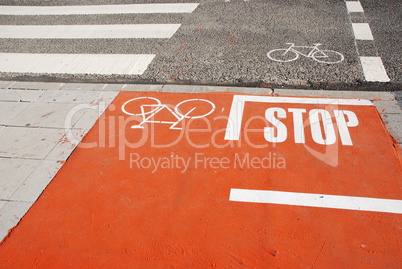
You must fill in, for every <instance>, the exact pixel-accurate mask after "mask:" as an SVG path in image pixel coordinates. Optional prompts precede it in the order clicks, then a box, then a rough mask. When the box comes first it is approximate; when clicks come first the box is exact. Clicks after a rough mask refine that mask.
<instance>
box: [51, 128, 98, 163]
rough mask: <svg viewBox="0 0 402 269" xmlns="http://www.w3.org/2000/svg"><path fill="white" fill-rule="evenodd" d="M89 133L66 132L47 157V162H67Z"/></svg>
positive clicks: (74, 130)
mask: <svg viewBox="0 0 402 269" xmlns="http://www.w3.org/2000/svg"><path fill="white" fill-rule="evenodd" d="M93 124H94V123H93ZM87 132H88V130H83V129H69V130H66V134H65V135H64V136H63V137H62V138H61V139H60V141H59V142H58V143H57V145H56V146H55V147H54V149H53V150H52V151H51V152H50V153H49V154H48V155H47V156H46V160H53V161H66V160H67V158H68V157H69V156H70V155H71V153H72V152H73V150H74V149H75V147H76V146H77V145H78V143H79V142H81V140H82V138H83V137H84V135H85V134H87ZM67 133H69V134H67Z"/></svg>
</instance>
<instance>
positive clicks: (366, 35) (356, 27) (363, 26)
mask: <svg viewBox="0 0 402 269" xmlns="http://www.w3.org/2000/svg"><path fill="white" fill-rule="evenodd" d="M352 27H353V32H354V34H355V38H356V39H357V40H374V37H373V34H372V33H371V29H370V25H369V24H368V23H352Z"/></svg>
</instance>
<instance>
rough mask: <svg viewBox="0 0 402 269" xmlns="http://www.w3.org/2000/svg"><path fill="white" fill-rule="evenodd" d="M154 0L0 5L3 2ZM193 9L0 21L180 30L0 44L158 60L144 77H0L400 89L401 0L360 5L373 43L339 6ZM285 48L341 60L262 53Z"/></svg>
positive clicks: (258, 2)
mask: <svg viewBox="0 0 402 269" xmlns="http://www.w3.org/2000/svg"><path fill="white" fill-rule="evenodd" d="M159 2H161V1H156V0H151V1H150V0H143V1H122V0H120V1H111V0H109V1H107V0H96V1H95V0H91V1H88V0H86V1H78V0H64V1H57V2H55V1H44V0H25V1H17V0H15V1H7V0H2V1H0V5H86V4H127V3H159ZM165 2H166V1H165ZM169 2H170V3H173V2H174V3H179V2H197V1H193V0H192V1H181V0H177V1H176V0H175V1H169ZM197 3H200V5H199V6H198V8H197V9H196V10H195V11H194V12H193V13H190V14H141V15H138V14H132V15H127V14H126V15H123V14H121V15H74V16H0V25H25V24H26V25H33V24H36V25H53V24H54V25H59V24H143V23H180V24H182V25H181V27H180V29H179V30H178V31H177V32H176V33H175V34H174V36H173V37H172V38H169V39H78V40H73V39H67V40H59V39H42V40H40V39H0V52H7V53H17V52H18V53H22V52H23V53H80V54H81V53H90V54H101V53H112V54H140V53H142V54H147V53H152V54H156V57H155V59H154V60H153V61H152V63H151V64H150V65H149V67H148V68H147V70H146V71H145V73H144V74H142V75H135V76H134V75H130V76H128V75H124V76H122V75H119V76H117V75H108V76H100V75H68V74H65V75H51V74H16V73H0V79H17V80H45V81H68V82H75V81H76V82H86V81H88V82H124V83H175V84H210V85H243V86H263V87H301V88H327V89H339V88H345V89H347V88H354V89H356V87H358V88H359V89H375V90H389V89H394V90H395V89H396V90H397V89H400V86H401V82H402V79H401V75H400V74H401V72H400V71H401V62H402V61H401V60H402V54H401V49H400V39H401V16H400V14H401V2H400V1H398V0H384V1H376V0H361V3H362V6H363V8H364V10H365V13H364V15H363V16H361V18H360V20H365V21H366V22H368V23H369V24H370V26H371V28H372V32H373V36H374V42H371V43H370V44H366V43H365V42H360V44H359V42H356V41H355V38H354V34H353V31H352V25H351V18H350V16H349V15H348V13H347V9H346V6H345V2H344V1H341V0H249V1H247V2H246V1H243V0H230V1H228V2H225V1H224V0H201V1H198V2H197ZM0 8H1V6H0ZM357 19H358V20H359V18H357ZM286 43H295V44H296V45H298V46H312V45H313V44H315V43H321V44H323V45H322V46H321V48H322V49H327V50H334V51H337V52H339V53H341V54H342V55H343V56H344V60H343V61H342V62H340V63H337V64H325V63H320V62H317V61H315V60H314V59H312V58H307V57H303V56H300V57H299V59H297V60H295V61H293V62H287V63H283V62H275V61H273V60H271V59H269V58H268V57H267V53H268V52H269V51H271V50H274V49H279V48H287V47H288V45H286ZM356 45H357V46H358V47H359V46H360V48H367V50H370V51H371V53H372V54H375V55H376V56H380V57H381V58H382V59H383V61H384V65H385V68H386V71H387V74H388V76H389V78H390V79H391V82H390V83H368V82H366V81H365V78H364V76H363V71H362V66H361V64H360V60H359V54H358V53H359V51H358V49H357V48H356ZM304 52H308V50H306V51H304ZM360 53H362V52H361V50H360Z"/></svg>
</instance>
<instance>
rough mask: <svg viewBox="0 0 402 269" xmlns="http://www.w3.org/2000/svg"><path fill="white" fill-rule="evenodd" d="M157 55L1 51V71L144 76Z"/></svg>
mask: <svg viewBox="0 0 402 269" xmlns="http://www.w3.org/2000/svg"><path fill="white" fill-rule="evenodd" d="M154 57H155V55H154V54H29V53H0V72H13V73H36V74H46V73H48V74H102V75H112V74H117V75H142V74H143V73H144V71H145V70H146V69H147V67H148V65H149V64H150V63H151V62H152V60H153V59H154Z"/></svg>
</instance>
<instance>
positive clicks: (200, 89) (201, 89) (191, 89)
mask: <svg viewBox="0 0 402 269" xmlns="http://www.w3.org/2000/svg"><path fill="white" fill-rule="evenodd" d="M162 91H163V92H172V93H173V92H176V93H207V92H235V93H248V94H257V95H270V94H272V93H273V90H272V89H270V88H245V87H223V86H195V85H194V86H193V85H168V84H167V85H164V86H163V88H162Z"/></svg>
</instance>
